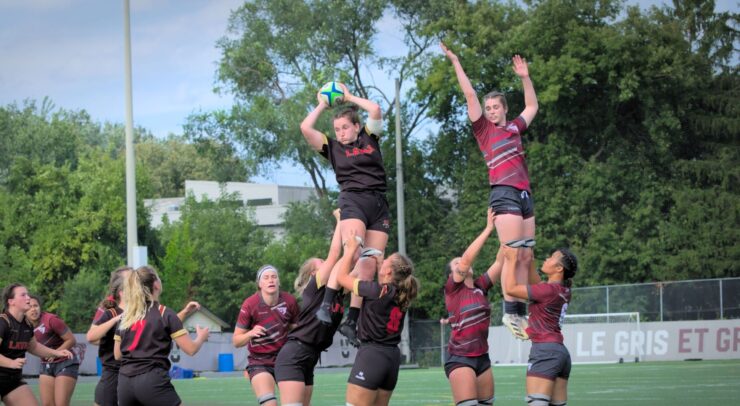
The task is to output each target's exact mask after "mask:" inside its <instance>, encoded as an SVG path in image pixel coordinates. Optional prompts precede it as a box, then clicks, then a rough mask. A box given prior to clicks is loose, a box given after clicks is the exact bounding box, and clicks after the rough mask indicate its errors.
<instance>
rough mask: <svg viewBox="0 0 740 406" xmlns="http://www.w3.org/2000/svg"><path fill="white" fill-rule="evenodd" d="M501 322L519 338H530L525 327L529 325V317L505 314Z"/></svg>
mask: <svg viewBox="0 0 740 406" xmlns="http://www.w3.org/2000/svg"><path fill="white" fill-rule="evenodd" d="M501 322H502V323H503V324H504V326H506V328H508V329H509V331H510V332H511V334H512V335H513V336H514V337H515V338H517V339H519V340H529V334H527V332H526V331H525V329H526V328H527V327H528V326H529V323H528V322H527V319H526V318H524V317H522V316H519V315H516V314H508V313H507V314H504V317H502V318H501Z"/></svg>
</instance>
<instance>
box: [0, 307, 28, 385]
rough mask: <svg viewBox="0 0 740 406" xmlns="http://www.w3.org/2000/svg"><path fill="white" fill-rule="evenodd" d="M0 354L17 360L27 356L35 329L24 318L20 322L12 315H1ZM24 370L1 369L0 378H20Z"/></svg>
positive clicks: (6, 313)
mask: <svg viewBox="0 0 740 406" xmlns="http://www.w3.org/2000/svg"><path fill="white" fill-rule="evenodd" d="M0 339H1V340H2V342H1V343H0V354H1V355H2V356H3V357H5V358H10V359H17V358H23V357H25V356H26V350H27V349H28V344H29V343H30V342H31V339H33V327H32V326H31V324H30V323H29V322H28V320H27V319H26V317H25V316H24V317H23V319H22V320H21V321H18V320H16V319H15V317H13V316H12V315H11V314H10V313H8V312H5V313H2V314H0ZM22 374H23V369H13V368H5V367H0V378H10V377H20V376H21V375H22Z"/></svg>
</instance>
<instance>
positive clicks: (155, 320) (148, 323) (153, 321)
mask: <svg viewBox="0 0 740 406" xmlns="http://www.w3.org/2000/svg"><path fill="white" fill-rule="evenodd" d="M187 333H188V332H187V331H186V330H185V329H184V328H183V326H182V321H180V319H178V318H177V313H175V312H174V311H173V310H172V309H170V308H169V307H166V306H162V305H160V304H159V303H158V302H154V303H153V304H152V306H151V307H150V308H149V310H148V311H147V312H146V316H144V318H143V319H142V320H139V321H137V322H135V323H134V324H133V325H132V326H131V327H129V328H127V329H126V330H117V331H116V335H115V340H116V341H120V342H121V354H122V355H123V357H122V358H121V369H120V371H119V373H120V374H122V375H125V376H135V375H139V374H143V373H145V372H148V371H150V370H152V369H154V368H164V369H165V370H167V371H169V369H170V360H169V355H170V349H171V348H172V340H173V339H175V338H177V337H180V336H183V335H185V334H187Z"/></svg>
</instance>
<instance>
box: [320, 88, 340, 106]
mask: <svg viewBox="0 0 740 406" xmlns="http://www.w3.org/2000/svg"><path fill="white" fill-rule="evenodd" d="M319 94H320V95H321V98H322V99H323V100H324V101H325V102H326V104H328V105H329V107H334V106H335V105H336V104H337V103H340V102H341V101H342V99H343V98H344V92H343V91H342V88H341V87H339V83H337V82H328V83H326V84H325V85H324V86H321V90H319Z"/></svg>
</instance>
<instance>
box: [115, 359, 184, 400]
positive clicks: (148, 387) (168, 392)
mask: <svg viewBox="0 0 740 406" xmlns="http://www.w3.org/2000/svg"><path fill="white" fill-rule="evenodd" d="M181 403H182V401H181V400H180V396H178V395H177V392H175V387H174V386H172V382H170V375H169V374H168V373H167V370H166V369H163V368H154V369H152V370H150V371H148V372H144V373H143V374H139V375H134V376H126V375H119V376H118V405H119V406H134V405H136V406H139V405H143V406H148V405H151V406H179V405H180V404H181Z"/></svg>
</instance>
